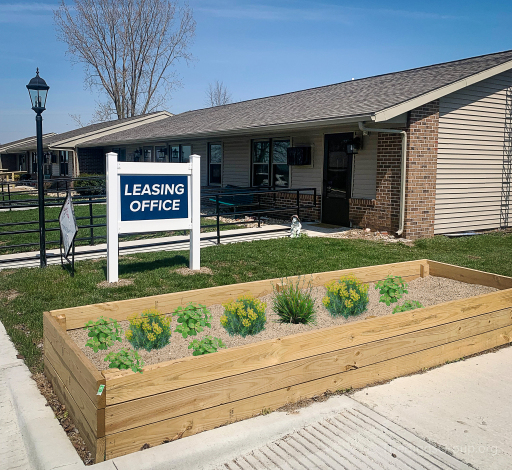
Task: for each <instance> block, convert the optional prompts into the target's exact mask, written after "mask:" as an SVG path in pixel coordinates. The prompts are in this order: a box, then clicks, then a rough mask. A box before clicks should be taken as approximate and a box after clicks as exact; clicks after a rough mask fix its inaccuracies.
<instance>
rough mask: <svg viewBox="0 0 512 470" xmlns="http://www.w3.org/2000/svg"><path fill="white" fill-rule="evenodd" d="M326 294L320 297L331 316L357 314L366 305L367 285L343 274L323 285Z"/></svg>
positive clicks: (361, 311) (367, 299)
mask: <svg viewBox="0 0 512 470" xmlns="http://www.w3.org/2000/svg"><path fill="white" fill-rule="evenodd" d="M325 287H326V289H327V295H326V296H325V297H324V298H323V299H322V302H323V304H324V305H325V308H327V310H329V313H330V314H331V315H332V316H333V317H339V316H343V317H345V318H348V317H350V316H354V315H359V314H361V313H363V312H364V311H365V310H366V307H367V306H368V301H369V298H368V285H367V284H363V283H362V282H361V281H360V280H359V279H357V278H356V277H355V276H352V275H349V276H344V277H342V278H341V279H340V280H335V281H331V282H328V283H327V284H326V285H325Z"/></svg>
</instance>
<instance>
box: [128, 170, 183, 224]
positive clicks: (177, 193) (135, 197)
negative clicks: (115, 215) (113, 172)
mask: <svg viewBox="0 0 512 470" xmlns="http://www.w3.org/2000/svg"><path fill="white" fill-rule="evenodd" d="M155 166H156V165H155ZM120 178H121V220H122V221H126V220H159V219H186V218H188V179H187V176H183V175H179V176H169V175H163V176H159V175H121V176H120Z"/></svg>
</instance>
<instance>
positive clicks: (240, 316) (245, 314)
mask: <svg viewBox="0 0 512 470" xmlns="http://www.w3.org/2000/svg"><path fill="white" fill-rule="evenodd" d="M222 306H223V307H224V315H222V317H221V318H220V324H221V325H222V326H223V327H224V328H225V329H226V331H227V332H228V333H229V335H230V336H234V335H240V336H242V337H243V338H245V337H246V336H247V335H256V334H258V333H259V332H261V331H263V330H264V329H265V323H266V322H267V317H266V316H265V309H266V308H267V304H266V303H265V302H261V301H260V300H258V299H255V298H254V297H253V296H251V295H244V296H242V297H239V298H238V299H237V300H232V301H231V302H227V303H225V304H222Z"/></svg>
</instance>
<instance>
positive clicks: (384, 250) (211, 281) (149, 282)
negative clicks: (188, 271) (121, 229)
mask: <svg viewBox="0 0 512 470" xmlns="http://www.w3.org/2000/svg"><path fill="white" fill-rule="evenodd" d="M201 256H202V265H203V266H207V267H209V268H211V269H212V271H213V275H207V274H197V275H194V276H182V275H179V274H177V273H176V272H175V269H176V268H179V267H186V266H188V252H162V253H144V254H138V255H129V256H124V257H121V258H120V266H119V275H120V278H131V279H133V280H134V283H133V285H129V286H126V287H121V288H103V289H100V288H97V287H96V285H97V283H99V282H101V281H104V280H105V278H106V260H105V259H100V260H96V261H82V262H79V263H77V266H76V268H77V271H76V275H75V277H74V278H71V277H70V276H69V274H68V273H67V272H66V271H64V270H63V269H62V268H61V267H60V266H50V267H48V268H46V269H44V270H41V269H39V268H32V269H29V268H23V269H19V270H8V271H0V320H1V321H2V323H3V324H4V325H5V327H6V329H7V332H8V333H9V335H10V336H11V338H12V339H13V341H14V343H15V345H16V347H17V348H18V351H19V352H20V353H21V354H22V355H23V356H24V357H25V360H26V362H27V364H28V365H29V367H30V368H31V369H32V370H33V371H39V370H41V367H42V364H41V352H40V350H39V349H38V347H37V344H39V343H40V342H41V337H42V312H43V311H45V310H53V309H57V308H65V307H73V306H79V305H86V304H91V303H97V302H106V301H113V300H121V299H128V298H135V297H142V296H148V295H154V294H162V293H167V292H177V291H184V290H189V289H198V288H204V287H212V286H219V285H226V284H233V283H237V282H247V281H256V280H259V279H269V278H275V277H284V276H291V275H297V274H307V273H313V272H320V271H330V270H335V269H344V268H352V267H358V266H369V265H375V264H384V263H392V262H398V261H406V260H412V259H421V258H430V259H433V260H438V261H442V262H446V263H452V264H458V265H460V266H467V267H470V268H474V269H480V270H483V271H490V272H494V273H498V274H503V275H507V276H512V235H509V234H492V235H480V236H475V237H467V238H458V239H448V238H446V237H436V238H434V239H432V240H421V241H418V242H417V243H416V244H415V246H413V247H408V246H405V245H402V244H384V243H378V242H369V241H363V240H341V239H334V238H300V239H289V238H283V239H278V240H265V241H255V242H250V243H237V244H230V245H220V246H215V247H211V248H205V249H203V250H202V253H201ZM16 294H18V296H17V297H16V298H12V297H14V296H15V295H16ZM8 295H10V297H11V300H8V298H7V296H8ZM134 313H135V312H134Z"/></svg>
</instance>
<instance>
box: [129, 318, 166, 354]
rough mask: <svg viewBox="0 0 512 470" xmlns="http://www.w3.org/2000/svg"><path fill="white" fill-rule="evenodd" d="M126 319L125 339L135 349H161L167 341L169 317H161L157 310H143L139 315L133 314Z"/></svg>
mask: <svg viewBox="0 0 512 470" xmlns="http://www.w3.org/2000/svg"><path fill="white" fill-rule="evenodd" d="M128 320H129V321H130V329H129V330H128V331H127V332H126V339H127V340H128V341H129V342H130V343H131V345H132V346H133V347H134V348H135V349H145V350H146V351H151V350H152V349H162V348H163V347H164V346H167V344H168V343H169V338H170V337H171V319H170V318H165V317H163V316H162V315H161V313H160V312H159V311H158V310H155V309H153V308H151V309H148V310H144V311H143V312H142V314H141V315H140V316H138V315H137V314H135V315H132V316H131V317H129V318H128Z"/></svg>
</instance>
